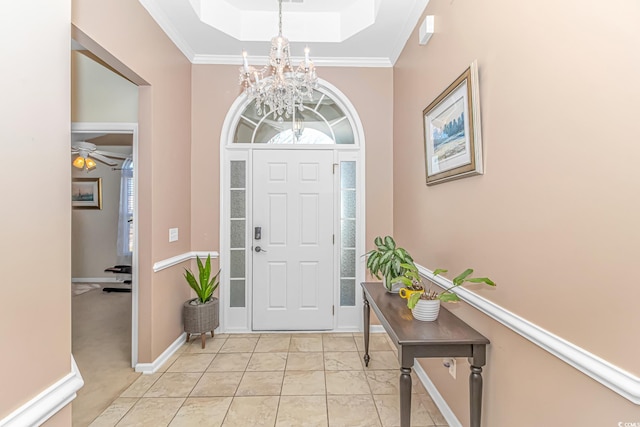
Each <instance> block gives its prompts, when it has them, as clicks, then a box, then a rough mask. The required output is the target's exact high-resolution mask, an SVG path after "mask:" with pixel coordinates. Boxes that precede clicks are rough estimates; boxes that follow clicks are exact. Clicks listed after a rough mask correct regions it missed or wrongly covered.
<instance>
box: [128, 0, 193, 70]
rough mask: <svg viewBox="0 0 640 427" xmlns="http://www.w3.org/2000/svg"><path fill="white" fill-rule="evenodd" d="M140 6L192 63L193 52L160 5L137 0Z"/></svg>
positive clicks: (150, 1) (148, 0)
mask: <svg viewBox="0 0 640 427" xmlns="http://www.w3.org/2000/svg"><path fill="white" fill-rule="evenodd" d="M138 1H139V2H140V4H141V5H142V7H144V8H145V9H146V10H147V12H149V14H150V15H151V16H152V17H153V19H154V20H155V21H156V23H157V24H158V25H159V26H160V28H162V31H164V33H165V34H166V35H167V37H169V39H170V40H171V41H172V42H173V44H174V45H176V47H177V48H178V49H180V51H181V52H182V53H183V54H184V56H186V57H187V59H188V60H189V61H190V62H192V63H193V58H194V57H195V52H194V51H193V49H192V48H191V46H190V45H189V43H187V42H186V40H185V39H183V38H182V37H181V36H180V33H179V32H178V31H177V30H176V28H175V27H174V26H173V25H172V24H171V20H170V19H169V18H168V17H167V14H166V13H165V11H164V10H162V8H161V7H159V6H158V3H157V2H155V1H153V0H138Z"/></svg>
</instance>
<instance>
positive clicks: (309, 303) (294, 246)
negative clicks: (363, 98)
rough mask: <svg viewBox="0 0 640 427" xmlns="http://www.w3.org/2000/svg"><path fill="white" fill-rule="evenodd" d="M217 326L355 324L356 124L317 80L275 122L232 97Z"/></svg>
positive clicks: (360, 239) (359, 165) (360, 158)
mask: <svg viewBox="0 0 640 427" xmlns="http://www.w3.org/2000/svg"><path fill="white" fill-rule="evenodd" d="M220 145H221V156H220V158H221V168H220V169H221V177H220V181H221V184H222V188H223V190H224V191H222V192H221V219H222V220H221V233H220V235H221V253H222V256H221V267H222V271H223V274H224V277H223V278H222V283H223V286H221V293H220V300H221V327H222V328H223V330H225V331H228V332H234V331H237V332H240V331H252V330H271V331H294V330H309V331H314V330H335V331H359V330H361V328H362V325H361V315H360V314H361V307H362V298H361V297H360V293H359V292H358V291H357V284H359V283H360V282H361V281H362V279H363V278H364V262H363V260H362V258H361V256H360V255H362V254H363V253H364V234H365V221H364V218H365V213H364V206H365V203H364V201H365V198H364V194H365V183H364V178H363V177H364V170H365V169H364V166H365V165H364V159H365V156H364V132H363V130H362V124H361V122H360V119H359V117H358V114H357V112H356V110H355V108H354V107H353V105H352V104H351V103H350V102H349V100H348V99H347V98H346V96H345V95H344V94H342V92H340V91H339V90H338V89H337V88H336V87H334V86H332V85H331V84H329V83H328V82H325V81H322V80H321V81H320V82H319V86H318V88H317V89H316V90H314V92H313V96H312V97H311V99H307V100H305V101H304V105H303V108H302V109H300V110H296V111H295V112H294V113H293V114H292V116H291V117H290V118H288V119H285V120H279V119H277V118H275V117H274V115H273V114H272V113H271V114H265V115H264V116H262V115H258V114H257V113H256V109H255V105H254V103H253V102H251V101H250V100H248V99H247V97H246V95H241V96H240V97H239V98H238V99H237V100H236V102H235V103H234V105H233V106H232V107H231V108H230V110H229V112H228V113H227V117H226V119H225V123H224V126H223V130H222V135H221V144H220Z"/></svg>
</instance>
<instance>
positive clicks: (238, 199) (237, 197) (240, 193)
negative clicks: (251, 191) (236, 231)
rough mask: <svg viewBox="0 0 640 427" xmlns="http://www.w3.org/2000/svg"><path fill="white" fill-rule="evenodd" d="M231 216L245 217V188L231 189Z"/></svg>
mask: <svg viewBox="0 0 640 427" xmlns="http://www.w3.org/2000/svg"><path fill="white" fill-rule="evenodd" d="M230 193H231V206H230V209H231V218H244V217H245V215H246V210H245V200H244V199H245V190H231V191H230Z"/></svg>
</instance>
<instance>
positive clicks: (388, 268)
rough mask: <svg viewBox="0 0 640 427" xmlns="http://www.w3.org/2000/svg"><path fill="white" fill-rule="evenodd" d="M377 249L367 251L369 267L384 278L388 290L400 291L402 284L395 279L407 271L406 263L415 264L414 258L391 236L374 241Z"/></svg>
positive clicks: (379, 276)
mask: <svg viewBox="0 0 640 427" xmlns="http://www.w3.org/2000/svg"><path fill="white" fill-rule="evenodd" d="M373 242H374V244H375V245H376V249H372V250H371V251H369V252H367V253H366V254H365V256H366V257H367V269H368V270H369V272H371V274H372V275H373V276H375V277H376V278H378V279H382V280H383V283H384V286H385V288H387V292H392V293H398V291H399V290H400V288H402V284H400V283H399V282H395V281H394V280H393V279H394V278H396V277H398V276H402V273H403V272H404V271H405V267H403V266H404V265H413V266H414V267H415V265H414V264H413V258H411V255H409V252H407V250H406V249H404V248H399V247H397V246H396V242H395V240H393V237H391V236H385V237H384V239H383V238H382V237H380V236H378V237H376V238H375V240H374V241H373Z"/></svg>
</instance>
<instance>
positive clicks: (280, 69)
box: [240, 0, 318, 122]
mask: <svg viewBox="0 0 640 427" xmlns="http://www.w3.org/2000/svg"><path fill="white" fill-rule="evenodd" d="M278 30H279V31H278V35H277V36H275V37H273V38H272V39H271V49H270V51H269V63H268V64H267V65H266V66H265V67H264V68H262V69H261V70H257V69H256V68H254V67H252V66H250V65H249V60H248V58H247V52H246V51H244V50H243V51H242V67H240V85H241V86H242V87H243V88H244V91H245V92H246V93H247V95H248V96H249V98H250V99H251V100H253V99H255V101H256V112H257V114H258V115H260V116H261V115H263V114H267V113H270V112H274V115H275V117H276V118H277V119H278V121H280V122H281V121H283V119H284V118H287V119H288V118H290V117H291V116H292V115H294V110H295V109H296V108H298V109H299V110H300V111H303V110H304V105H303V101H304V98H305V97H307V98H308V99H310V100H311V99H312V98H313V90H314V89H315V88H316V86H317V82H318V77H317V75H316V69H315V66H314V65H313V62H312V61H311V60H310V59H309V48H308V47H306V48H305V49H304V60H303V61H302V63H301V64H300V65H299V66H298V68H296V69H294V68H293V67H292V65H291V56H290V52H289V40H288V39H287V38H286V37H284V36H283V35H282V0H278ZM267 109H268V111H267Z"/></svg>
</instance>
